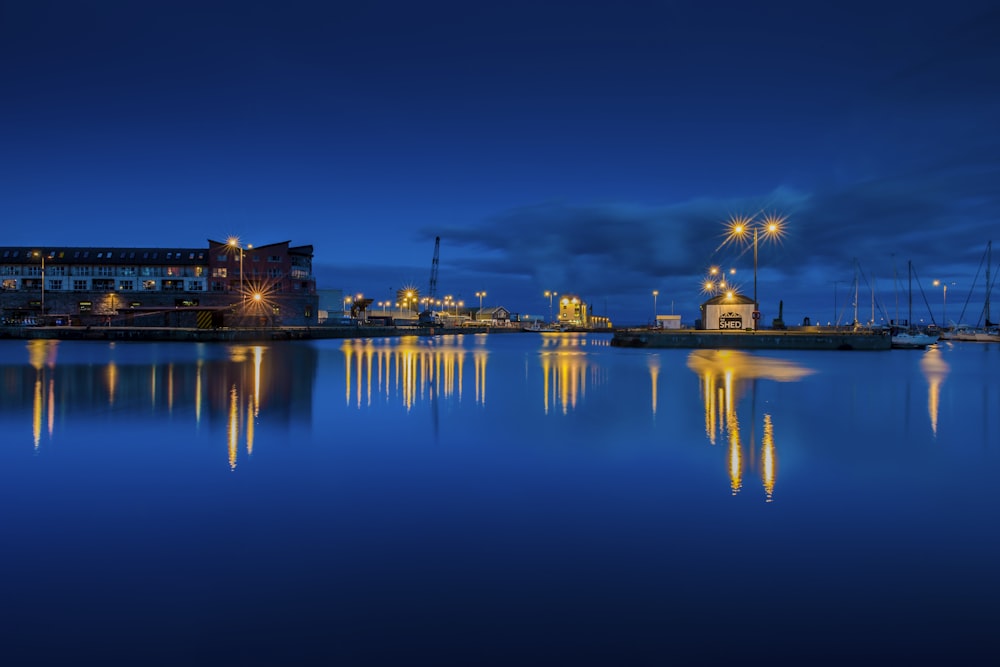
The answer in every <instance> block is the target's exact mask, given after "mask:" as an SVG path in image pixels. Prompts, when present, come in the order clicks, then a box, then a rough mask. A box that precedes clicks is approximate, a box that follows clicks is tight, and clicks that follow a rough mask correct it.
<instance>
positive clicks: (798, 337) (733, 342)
mask: <svg viewBox="0 0 1000 667" xmlns="http://www.w3.org/2000/svg"><path fill="white" fill-rule="evenodd" d="M611 345H612V346H613V347H638V348H681V349H684V348H686V349H719V350H725V349H729V350H868V351H881V350H889V349H891V345H892V338H891V337H890V336H889V335H888V333H883V332H878V331H874V332H873V331H818V330H816V331H791V330H789V331H705V330H700V329H686V330H680V331H665V330H643V329H632V330H624V331H617V332H615V334H614V336H613V337H612V339H611Z"/></svg>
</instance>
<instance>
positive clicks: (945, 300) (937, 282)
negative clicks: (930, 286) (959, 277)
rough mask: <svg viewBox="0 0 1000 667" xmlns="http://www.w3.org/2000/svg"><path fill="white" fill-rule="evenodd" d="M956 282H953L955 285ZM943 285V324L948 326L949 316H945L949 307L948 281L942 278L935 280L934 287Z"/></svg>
mask: <svg viewBox="0 0 1000 667" xmlns="http://www.w3.org/2000/svg"><path fill="white" fill-rule="evenodd" d="M954 284H955V283H952V285H954ZM938 285H941V326H942V327H945V326H948V318H947V317H945V311H946V310H947V308H948V283H946V282H943V281H941V280H935V281H934V287H937V286H938Z"/></svg>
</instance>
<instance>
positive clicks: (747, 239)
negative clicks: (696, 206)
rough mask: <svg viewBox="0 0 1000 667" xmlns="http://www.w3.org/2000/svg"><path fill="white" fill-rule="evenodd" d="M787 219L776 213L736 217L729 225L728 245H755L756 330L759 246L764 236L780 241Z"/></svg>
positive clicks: (758, 303)
mask: <svg viewBox="0 0 1000 667" xmlns="http://www.w3.org/2000/svg"><path fill="white" fill-rule="evenodd" d="M786 219H787V218H786V217H785V216H782V215H777V214H774V213H769V214H764V215H763V217H760V218H758V217H757V216H752V217H746V216H734V217H731V218H730V219H729V222H728V223H727V228H728V232H727V233H726V240H725V241H723V245H725V244H726V243H753V310H754V325H753V327H754V329H755V330H756V329H757V318H758V317H760V315H759V311H760V302H759V301H758V300H757V244H758V239H759V238H760V237H761V236H763V237H764V240H765V241H768V240H770V241H780V240H781V238H782V236H783V235H784V233H785V221H786Z"/></svg>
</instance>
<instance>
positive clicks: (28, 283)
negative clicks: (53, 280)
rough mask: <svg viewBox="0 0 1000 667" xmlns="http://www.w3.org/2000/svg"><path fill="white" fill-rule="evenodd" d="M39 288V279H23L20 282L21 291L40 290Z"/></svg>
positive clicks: (40, 281)
mask: <svg viewBox="0 0 1000 667" xmlns="http://www.w3.org/2000/svg"><path fill="white" fill-rule="evenodd" d="M41 287H42V280H41V278H25V279H23V280H22V281H21V289H40V288H41Z"/></svg>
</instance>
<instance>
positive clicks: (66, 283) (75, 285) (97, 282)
mask: <svg viewBox="0 0 1000 667" xmlns="http://www.w3.org/2000/svg"><path fill="white" fill-rule="evenodd" d="M17 283H18V281H17V279H16V278H3V279H0V289H3V290H17V289H18V284H17ZM291 286H292V290H294V291H298V290H300V289H305V290H308V289H309V283H306V282H304V283H299V282H292V283H291ZM41 288H42V279H41V278H21V289H25V290H37V289H41ZM45 289H47V290H52V291H54V292H60V291H65V290H72V291H74V292H87V291H91V290H93V291H108V292H111V291H115V290H117V291H120V292H137V291H145V292H155V291H159V292H203V291H204V290H205V283H204V282H203V281H200V280H188V281H184V280H160V281H157V280H140V281H135V280H118V282H117V284H116V283H115V279H114V278H91V279H89V280H84V279H80V278H74V279H72V280H63V279H62V278H46V279H45ZM284 289H285V288H284V285H282V284H281V283H277V284H275V285H271V286H269V287H268V291H270V292H278V293H281V292H283V291H284ZM211 291H213V292H238V291H240V282H239V281H238V280H230V281H224V280H213V281H212V282H211Z"/></svg>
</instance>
